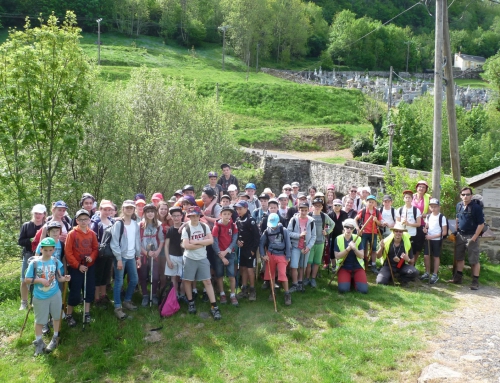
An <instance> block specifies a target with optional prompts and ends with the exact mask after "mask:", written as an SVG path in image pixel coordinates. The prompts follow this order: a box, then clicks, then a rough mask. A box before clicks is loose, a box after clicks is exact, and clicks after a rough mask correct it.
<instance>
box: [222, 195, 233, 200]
mask: <svg viewBox="0 0 500 383" xmlns="http://www.w3.org/2000/svg"><path fill="white" fill-rule="evenodd" d="M224 198H225V199H228V200H229V201H231V197H229V196H228V195H227V194H224V195H223V196H222V197H220V199H221V201H222V200H223V199H224Z"/></svg>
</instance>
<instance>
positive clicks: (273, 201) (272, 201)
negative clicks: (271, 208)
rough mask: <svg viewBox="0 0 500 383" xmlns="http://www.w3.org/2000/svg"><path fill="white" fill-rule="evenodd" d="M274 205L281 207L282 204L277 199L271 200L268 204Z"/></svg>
mask: <svg viewBox="0 0 500 383" xmlns="http://www.w3.org/2000/svg"><path fill="white" fill-rule="evenodd" d="M272 203H275V204H276V205H279V204H280V203H279V202H278V200H277V199H276V198H271V199H270V200H269V202H268V204H269V205H270V204H272Z"/></svg>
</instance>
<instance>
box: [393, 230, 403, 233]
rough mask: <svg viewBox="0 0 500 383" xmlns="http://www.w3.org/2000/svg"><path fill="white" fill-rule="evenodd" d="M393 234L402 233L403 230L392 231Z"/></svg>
mask: <svg viewBox="0 0 500 383" xmlns="http://www.w3.org/2000/svg"><path fill="white" fill-rule="evenodd" d="M393 232H394V233H402V232H403V230H393Z"/></svg>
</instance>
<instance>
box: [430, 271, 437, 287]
mask: <svg viewBox="0 0 500 383" xmlns="http://www.w3.org/2000/svg"><path fill="white" fill-rule="evenodd" d="M437 281H439V277H438V276H437V274H432V276H431V278H430V279H429V283H430V284H431V285H433V284H435V283H436V282H437Z"/></svg>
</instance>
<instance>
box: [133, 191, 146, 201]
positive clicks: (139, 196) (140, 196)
mask: <svg viewBox="0 0 500 383" xmlns="http://www.w3.org/2000/svg"><path fill="white" fill-rule="evenodd" d="M138 199H142V200H146V196H145V195H144V194H142V193H137V194H136V195H135V196H134V201H137V200H138Z"/></svg>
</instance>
